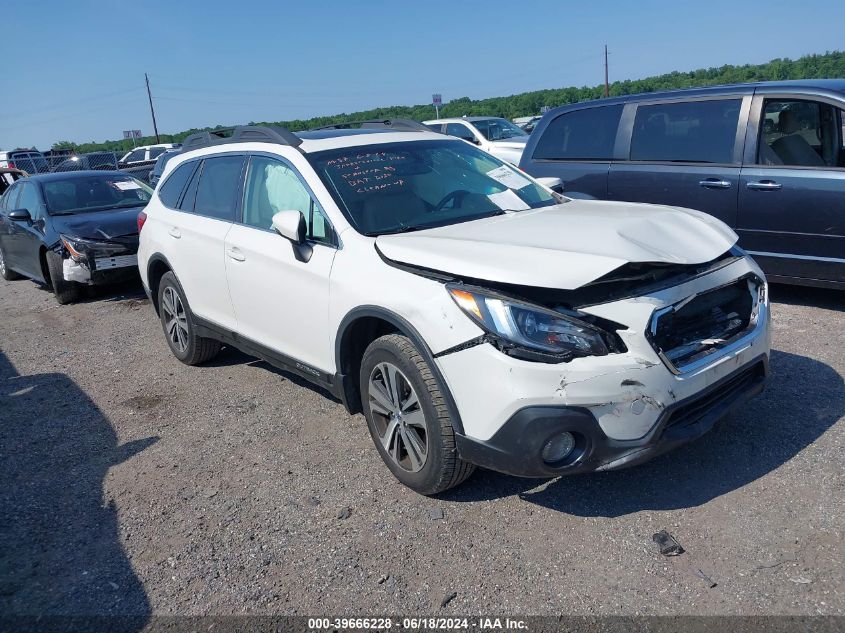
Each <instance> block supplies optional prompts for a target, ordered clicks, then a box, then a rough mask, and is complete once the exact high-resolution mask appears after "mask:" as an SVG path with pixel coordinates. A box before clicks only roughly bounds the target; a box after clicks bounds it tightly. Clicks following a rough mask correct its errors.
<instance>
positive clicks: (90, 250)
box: [59, 235, 126, 262]
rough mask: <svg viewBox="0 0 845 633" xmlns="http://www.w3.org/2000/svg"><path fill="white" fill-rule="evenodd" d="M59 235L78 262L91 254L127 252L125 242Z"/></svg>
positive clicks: (102, 255) (94, 255) (100, 255)
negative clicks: (117, 242) (118, 242)
mask: <svg viewBox="0 0 845 633" xmlns="http://www.w3.org/2000/svg"><path fill="white" fill-rule="evenodd" d="M59 237H61V240H62V244H63V245H64V247H65V248H66V249H67V252H68V253H70V256H71V258H73V259H74V260H75V261H78V262H79V261H86V260H87V259H88V257H89V256H93V257H110V256H112V255H118V254H120V253H125V252H126V246H124V245H123V244H114V243H110V242H100V241H97V240H88V239H84V238H81V237H71V236H69V235H60V236H59Z"/></svg>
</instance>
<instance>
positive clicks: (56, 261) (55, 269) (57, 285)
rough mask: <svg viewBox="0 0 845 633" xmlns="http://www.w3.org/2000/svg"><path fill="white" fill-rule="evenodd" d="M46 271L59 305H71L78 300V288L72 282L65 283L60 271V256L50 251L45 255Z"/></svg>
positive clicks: (77, 285) (76, 284) (62, 273)
mask: <svg viewBox="0 0 845 633" xmlns="http://www.w3.org/2000/svg"><path fill="white" fill-rule="evenodd" d="M47 271H48V272H49V273H50V285H51V286H52V287H53V294H54V295H56V301H58V302H59V303H61V304H63V305H64V304H65V303H73V302H74V301H76V300H77V299H79V295H80V290H81V288H80V286H79V284H78V283H76V282H73V281H67V280H66V279H65V276H64V271H63V270H62V256H61V255H60V254H59V253H54V252H53V251H50V252H48V253H47Z"/></svg>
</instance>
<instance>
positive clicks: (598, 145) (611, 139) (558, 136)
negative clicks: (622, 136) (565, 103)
mask: <svg viewBox="0 0 845 633" xmlns="http://www.w3.org/2000/svg"><path fill="white" fill-rule="evenodd" d="M621 116H622V106H621V105H614V106H603V107H600V108H586V109H584V110H574V111H572V112H566V113H564V114H561V115H560V116H559V117H557V118H556V119H555V120H553V121H552V122H551V123H549V125H548V127H546V129H545V130H544V131H543V135H542V136H541V137H540V139H539V140H538V141H537V147H536V148H535V149H534V158H547V159H553V160H554V159H557V160H610V159H611V158H612V157H613V145H614V144H615V142H616V129H617V128H618V127H619V118H620V117H621Z"/></svg>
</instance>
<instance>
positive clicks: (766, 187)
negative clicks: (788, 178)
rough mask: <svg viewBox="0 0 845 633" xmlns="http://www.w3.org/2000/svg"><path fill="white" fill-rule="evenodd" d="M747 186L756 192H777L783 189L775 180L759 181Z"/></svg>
mask: <svg viewBox="0 0 845 633" xmlns="http://www.w3.org/2000/svg"><path fill="white" fill-rule="evenodd" d="M745 186H746V187H748V188H749V189H754V190H755V191H777V190H778V189H780V188H781V187H783V185H782V184H780V183H779V182H775V181H774V180H758V181H757V182H749V183H746V184H745Z"/></svg>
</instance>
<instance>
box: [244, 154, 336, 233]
mask: <svg viewBox="0 0 845 633" xmlns="http://www.w3.org/2000/svg"><path fill="white" fill-rule="evenodd" d="M288 210H294V211H299V212H301V213H302V215H303V216H304V217H305V223H306V225H307V227H308V231H307V237H308V239H309V240H310V241H314V242H320V243H324V244H330V245H333V244H334V243H335V238H334V230H333V229H332V226H331V224H330V223H329V221H328V219H327V218H326V216H325V213H324V212H323V210H322V209H321V208H320V205H319V204H318V203H317V202H316V201H315V200H314V199H313V198H312V197H311V194H310V193H309V191H308V189H307V188H306V187H305V185H304V184H303V183H302V181H301V180H300V178H299V174H297V173H296V172H295V171H294V170H293V169H291V168H290V167H288V166H287V165H286V164H285V163H283V162H281V161H278V160H275V159H273V158H266V157H264V156H254V157H253V158H252V160H251V161H250V165H249V174H248V176H247V181H246V192H245V196H244V212H243V223H244V224H246V225H247V226H253V227H255V228H259V229H267V230H272V229H273V216H274V215H275V214H276V213H278V212H279V211H288Z"/></svg>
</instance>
